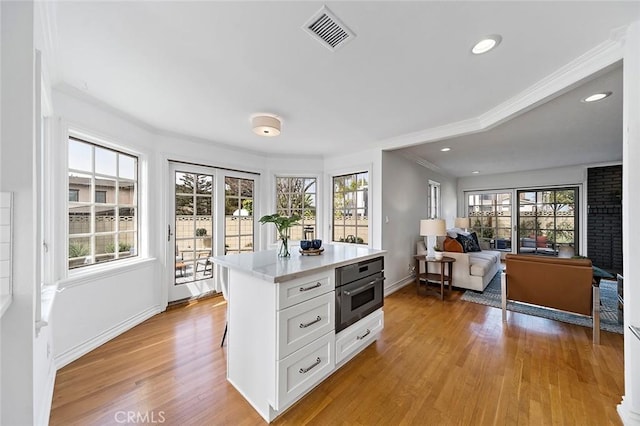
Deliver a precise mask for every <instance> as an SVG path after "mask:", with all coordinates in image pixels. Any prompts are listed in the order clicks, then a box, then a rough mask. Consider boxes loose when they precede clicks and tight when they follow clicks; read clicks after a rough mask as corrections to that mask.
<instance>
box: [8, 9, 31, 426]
mask: <svg viewBox="0 0 640 426" xmlns="http://www.w3.org/2000/svg"><path fill="white" fill-rule="evenodd" d="M0 8H1V10H2V12H1V17H0V19H1V20H2V21H1V24H0V29H1V31H2V36H1V37H2V51H1V52H0V53H1V55H2V59H1V65H2V71H1V75H0V77H1V80H0V87H1V92H2V98H1V101H0V102H1V107H0V111H1V112H2V117H1V121H2V128H1V134H0V146H1V150H2V157H1V164H0V182H1V187H0V190H2V191H11V192H13V194H14V235H16V236H19V237H18V238H15V239H14V246H13V256H12V257H13V259H14V262H13V303H12V304H11V306H10V307H9V308H8V310H7V311H6V313H5V315H4V316H3V317H2V320H1V324H0V340H1V344H0V347H1V349H2V354H1V356H0V362H1V363H2V364H1V365H0V369H1V371H2V377H1V378H0V389H1V390H0V392H1V394H2V400H1V401H0V405H1V414H2V418H0V423H2V424H4V425H23V424H33V423H34V421H35V420H34V409H35V407H34V338H35V312H34V295H35V289H36V281H35V273H34V270H33V269H34V268H33V266H32V262H31V261H30V259H34V258H35V254H36V244H35V231H34V230H35V226H34V224H35V209H34V197H35V183H34V179H33V176H34V168H33V158H34V139H35V134H34V131H35V123H34V111H35V104H34V101H35V99H37V96H36V93H35V91H34V11H33V4H32V3H30V2H1V3H0Z"/></svg>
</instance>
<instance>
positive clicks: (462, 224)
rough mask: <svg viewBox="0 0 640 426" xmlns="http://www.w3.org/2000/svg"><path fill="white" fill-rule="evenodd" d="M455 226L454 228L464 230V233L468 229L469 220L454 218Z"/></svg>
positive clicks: (466, 218)
mask: <svg viewBox="0 0 640 426" xmlns="http://www.w3.org/2000/svg"><path fill="white" fill-rule="evenodd" d="M455 226H456V228H460V229H464V230H465V231H466V230H467V229H469V218H468V217H456V221H455Z"/></svg>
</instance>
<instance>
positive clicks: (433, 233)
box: [420, 219, 447, 259]
mask: <svg viewBox="0 0 640 426" xmlns="http://www.w3.org/2000/svg"><path fill="white" fill-rule="evenodd" d="M444 235H447V225H446V223H445V221H444V220H443V219H422V220H421V221H420V236H422V237H425V241H424V244H425V245H426V246H427V257H428V258H431V259H433V257H434V251H433V245H434V244H431V242H430V241H429V237H434V238H436V237H439V236H444Z"/></svg>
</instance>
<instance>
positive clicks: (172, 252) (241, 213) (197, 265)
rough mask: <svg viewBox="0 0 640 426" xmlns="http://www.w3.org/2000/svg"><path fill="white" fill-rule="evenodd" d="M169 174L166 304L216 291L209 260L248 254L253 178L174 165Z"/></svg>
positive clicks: (251, 234)
mask: <svg viewBox="0 0 640 426" xmlns="http://www.w3.org/2000/svg"><path fill="white" fill-rule="evenodd" d="M169 174H170V176H169V182H171V185H170V194H169V196H168V199H169V200H170V202H169V212H168V218H169V220H168V222H169V223H168V230H167V231H168V237H167V242H168V247H167V259H169V261H168V262H167V275H168V278H169V280H168V282H169V299H168V300H169V301H175V300H182V299H188V298H193V297H198V296H200V295H202V294H205V293H209V292H212V291H219V290H220V289H219V285H218V284H217V279H216V275H217V271H216V267H215V265H214V264H213V262H212V261H211V257H212V256H216V255H223V254H227V253H239V252H245V251H253V246H254V235H255V221H254V218H253V206H254V188H255V178H256V176H254V175H251V174H245V173H240V172H232V171H228V170H222V169H216V168H213V167H204V166H195V165H190V164H184V163H177V162H170V163H169ZM174 258H175V264H174V262H173V260H174Z"/></svg>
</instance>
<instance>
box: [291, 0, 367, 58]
mask: <svg viewBox="0 0 640 426" xmlns="http://www.w3.org/2000/svg"><path fill="white" fill-rule="evenodd" d="M302 28H303V29H304V30H305V31H306V32H308V33H309V34H310V35H311V37H313V38H315V39H316V40H318V41H319V42H320V43H322V45H323V46H325V47H326V48H327V49H329V50H331V51H332V52H335V51H336V50H338V48H340V47H342V46H343V45H345V44H347V43H348V42H349V41H351V40H352V39H353V38H355V36H356V35H355V33H354V32H353V31H351V30H350V29H349V28H347V26H346V25H344V24H343V23H342V22H341V21H340V20H339V19H338V18H337V17H336V16H335V15H334V14H333V13H331V11H330V10H329V9H328V8H327V7H326V6H323V7H322V9H320V10H319V11H318V12H317V13H316V14H315V15H313V16H312V17H311V18H310V19H309V20H308V21H307V22H306V23H305V24H304V26H303V27H302Z"/></svg>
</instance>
